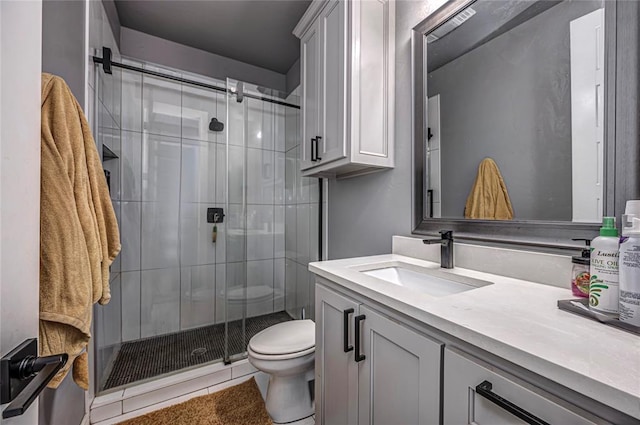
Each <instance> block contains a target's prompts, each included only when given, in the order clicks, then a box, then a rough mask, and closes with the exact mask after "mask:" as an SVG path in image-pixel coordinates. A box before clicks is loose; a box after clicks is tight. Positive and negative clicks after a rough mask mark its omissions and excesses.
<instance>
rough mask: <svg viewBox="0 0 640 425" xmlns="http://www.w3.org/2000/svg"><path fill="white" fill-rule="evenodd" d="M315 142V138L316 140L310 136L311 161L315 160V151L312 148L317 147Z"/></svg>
mask: <svg viewBox="0 0 640 425" xmlns="http://www.w3.org/2000/svg"><path fill="white" fill-rule="evenodd" d="M316 142H317V140H316V139H315V138H314V137H312V138H311V161H312V162H316V161H317V159H316V153H315V152H314V150H313V149H314V148H317V147H318V145H317V144H316Z"/></svg>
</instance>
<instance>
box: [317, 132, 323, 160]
mask: <svg viewBox="0 0 640 425" xmlns="http://www.w3.org/2000/svg"><path fill="white" fill-rule="evenodd" d="M320 140H322V137H320V136H316V161H320V160H321V159H322V158H320V155H319V153H320V151H319V150H318V143H319V142H320Z"/></svg>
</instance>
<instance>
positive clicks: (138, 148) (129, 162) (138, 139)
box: [119, 130, 142, 201]
mask: <svg viewBox="0 0 640 425" xmlns="http://www.w3.org/2000/svg"><path fill="white" fill-rule="evenodd" d="M119 162H120V182H121V183H120V184H121V188H122V191H121V195H120V197H121V199H122V200H123V201H141V200H142V133H138V132H135V131H124V130H123V131H122V152H121V154H120V161H119Z"/></svg>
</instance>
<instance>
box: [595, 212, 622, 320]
mask: <svg viewBox="0 0 640 425" xmlns="http://www.w3.org/2000/svg"><path fill="white" fill-rule="evenodd" d="M619 246H620V239H619V238H618V229H616V219H615V217H604V218H603V219H602V227H601V228H600V236H598V237H597V238H595V239H594V240H593V241H592V242H591V267H590V272H591V278H590V284H589V308H590V309H592V310H595V311H597V312H599V313H604V314H609V315H611V316H615V317H617V316H618V304H619V287H618V257H619V255H620V253H619Z"/></svg>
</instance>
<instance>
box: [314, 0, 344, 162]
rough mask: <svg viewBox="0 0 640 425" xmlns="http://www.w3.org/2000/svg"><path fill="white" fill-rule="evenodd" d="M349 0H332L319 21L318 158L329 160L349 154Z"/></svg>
mask: <svg viewBox="0 0 640 425" xmlns="http://www.w3.org/2000/svg"><path fill="white" fill-rule="evenodd" d="M346 8H347V2H346V1H344V0H340V1H337V0H332V1H330V2H329V4H327V6H326V7H325V8H324V10H323V11H322V13H321V15H320V17H319V19H318V22H319V24H320V35H321V37H322V43H321V46H322V51H321V55H320V63H321V69H322V71H321V78H320V137H321V139H320V140H319V141H318V150H319V152H318V155H317V156H318V157H319V158H320V159H318V161H316V164H325V163H327V162H330V161H334V160H336V159H340V158H344V157H346V156H347V137H346V127H345V92H346V79H345V75H346V66H347V63H346V60H345V59H346V52H347V49H346V47H345V46H346V28H347V13H346V12H347V11H346Z"/></svg>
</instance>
